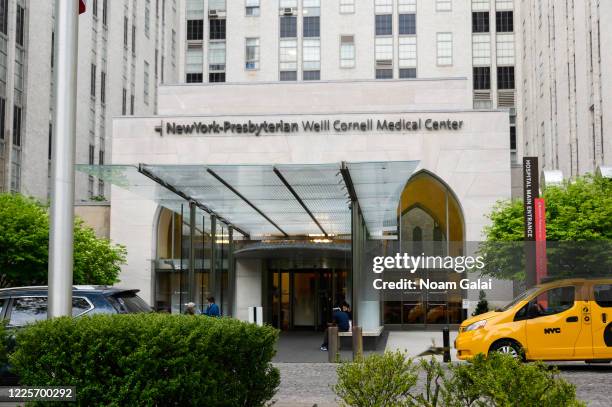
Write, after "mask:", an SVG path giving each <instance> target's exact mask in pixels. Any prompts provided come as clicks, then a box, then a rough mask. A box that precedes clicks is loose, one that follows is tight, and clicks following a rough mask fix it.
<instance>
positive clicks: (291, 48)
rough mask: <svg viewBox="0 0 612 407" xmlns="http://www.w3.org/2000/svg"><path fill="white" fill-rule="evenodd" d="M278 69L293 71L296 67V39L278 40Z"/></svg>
mask: <svg viewBox="0 0 612 407" xmlns="http://www.w3.org/2000/svg"><path fill="white" fill-rule="evenodd" d="M279 58H280V70H281V71H294V70H296V69H297V40H295V39H283V40H280V53H279Z"/></svg>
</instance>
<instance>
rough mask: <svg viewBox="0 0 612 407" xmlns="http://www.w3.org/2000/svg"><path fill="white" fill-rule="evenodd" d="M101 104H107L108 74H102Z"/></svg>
mask: <svg viewBox="0 0 612 407" xmlns="http://www.w3.org/2000/svg"><path fill="white" fill-rule="evenodd" d="M100 102H102V103H106V72H104V71H102V72H100Z"/></svg>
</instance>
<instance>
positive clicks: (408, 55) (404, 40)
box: [398, 37, 417, 68]
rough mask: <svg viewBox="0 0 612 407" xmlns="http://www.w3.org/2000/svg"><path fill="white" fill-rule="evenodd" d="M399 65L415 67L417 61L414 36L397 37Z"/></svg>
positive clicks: (401, 66)
mask: <svg viewBox="0 0 612 407" xmlns="http://www.w3.org/2000/svg"><path fill="white" fill-rule="evenodd" d="M398 56H399V67H400V68H416V66H417V65H416V63H417V42H416V37H400V38H399V52H398Z"/></svg>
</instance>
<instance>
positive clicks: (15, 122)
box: [13, 106, 23, 147]
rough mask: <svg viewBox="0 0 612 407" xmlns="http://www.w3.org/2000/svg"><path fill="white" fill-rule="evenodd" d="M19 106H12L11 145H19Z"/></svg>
mask: <svg viewBox="0 0 612 407" xmlns="http://www.w3.org/2000/svg"><path fill="white" fill-rule="evenodd" d="M22 141H23V140H21V108H20V107H19V106H14V107H13V145H14V146H17V147H21V142H22Z"/></svg>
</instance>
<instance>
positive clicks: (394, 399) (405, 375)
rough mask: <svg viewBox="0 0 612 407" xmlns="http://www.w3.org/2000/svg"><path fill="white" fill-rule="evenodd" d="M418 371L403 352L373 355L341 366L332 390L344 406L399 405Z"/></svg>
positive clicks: (408, 392) (414, 380) (414, 381)
mask: <svg viewBox="0 0 612 407" xmlns="http://www.w3.org/2000/svg"><path fill="white" fill-rule="evenodd" d="M417 370H418V366H416V365H414V364H413V363H412V361H411V360H410V359H406V357H405V355H404V354H403V353H402V352H399V351H397V352H385V353H384V354H382V355H380V354H373V355H371V356H368V357H366V358H364V359H362V360H360V361H358V362H352V363H342V364H341V365H340V366H339V367H338V383H337V384H336V385H335V386H334V391H335V392H336V394H337V395H338V397H340V399H341V400H342V402H343V403H344V405H346V406H357V407H366V406H367V407H384V406H398V405H402V404H403V403H404V402H405V400H406V398H407V397H408V396H409V394H410V391H411V390H412V387H414V385H415V384H416V382H417V377H418V376H417Z"/></svg>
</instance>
